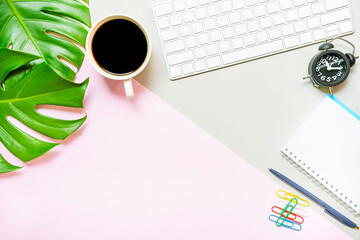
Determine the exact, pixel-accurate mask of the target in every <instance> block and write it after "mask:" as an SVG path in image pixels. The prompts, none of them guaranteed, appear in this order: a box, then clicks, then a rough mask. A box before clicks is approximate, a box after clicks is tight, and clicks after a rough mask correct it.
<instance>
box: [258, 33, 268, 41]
mask: <svg viewBox="0 0 360 240" xmlns="http://www.w3.org/2000/svg"><path fill="white" fill-rule="evenodd" d="M256 39H257V41H258V42H259V43H261V42H266V41H267V40H268V39H269V38H268V35H267V32H266V31H261V32H258V33H257V34H256Z"/></svg>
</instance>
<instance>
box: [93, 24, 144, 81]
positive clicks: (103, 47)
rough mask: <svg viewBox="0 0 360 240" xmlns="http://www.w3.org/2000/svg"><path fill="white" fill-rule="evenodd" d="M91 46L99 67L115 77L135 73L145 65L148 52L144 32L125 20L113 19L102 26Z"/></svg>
mask: <svg viewBox="0 0 360 240" xmlns="http://www.w3.org/2000/svg"><path fill="white" fill-rule="evenodd" d="M91 46H92V53H93V56H94V59H95V61H96V63H97V64H98V65H99V67H101V68H102V69H103V70H105V71H106V72H109V73H111V74H115V75H126V74H130V73H132V72H135V71H136V70H137V69H138V68H139V67H140V66H141V65H142V64H143V62H144V60H145V58H146V55H147V51H148V47H147V46H148V44H147V40H146V37H145V35H144V33H143V31H142V30H141V29H140V28H139V26H137V25H136V24H135V23H133V22H130V21H128V20H125V19H113V20H110V21H108V22H105V23H104V24H103V25H101V26H100V27H99V28H98V29H97V31H96V32H95V34H94V37H93V40H92V44H91Z"/></svg>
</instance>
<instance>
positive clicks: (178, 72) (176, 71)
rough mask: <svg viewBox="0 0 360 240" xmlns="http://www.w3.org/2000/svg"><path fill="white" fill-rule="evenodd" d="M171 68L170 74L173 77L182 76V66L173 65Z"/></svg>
mask: <svg viewBox="0 0 360 240" xmlns="http://www.w3.org/2000/svg"><path fill="white" fill-rule="evenodd" d="M169 70H170V76H171V77H173V78H176V77H180V76H181V70H180V67H178V66H175V67H171V68H169Z"/></svg>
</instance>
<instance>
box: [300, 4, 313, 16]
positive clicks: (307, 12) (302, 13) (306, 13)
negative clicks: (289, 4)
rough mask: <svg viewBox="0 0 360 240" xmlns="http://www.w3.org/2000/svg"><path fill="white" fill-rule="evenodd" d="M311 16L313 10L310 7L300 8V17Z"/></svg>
mask: <svg viewBox="0 0 360 240" xmlns="http://www.w3.org/2000/svg"><path fill="white" fill-rule="evenodd" d="M310 15H311V10H310V7H309V6H304V7H301V8H299V17H300V18H306V17H308V16H310Z"/></svg>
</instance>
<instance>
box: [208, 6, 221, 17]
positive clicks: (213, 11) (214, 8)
mask: <svg viewBox="0 0 360 240" xmlns="http://www.w3.org/2000/svg"><path fill="white" fill-rule="evenodd" d="M208 13H209V16H210V17H212V16H215V15H218V14H219V13H220V12H219V8H218V6H217V5H215V4H213V5H209V6H208Z"/></svg>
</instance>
